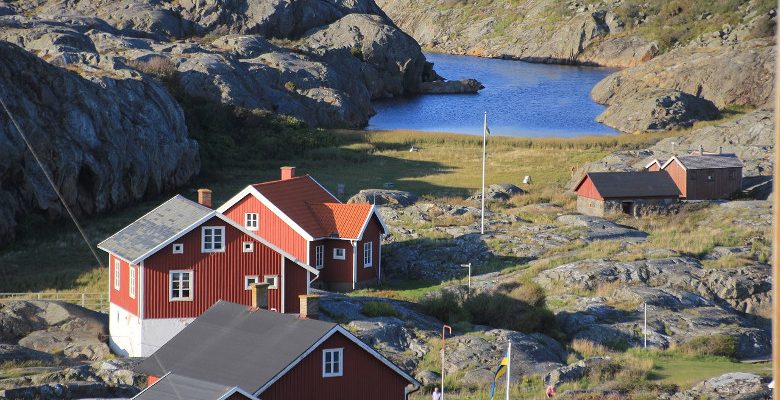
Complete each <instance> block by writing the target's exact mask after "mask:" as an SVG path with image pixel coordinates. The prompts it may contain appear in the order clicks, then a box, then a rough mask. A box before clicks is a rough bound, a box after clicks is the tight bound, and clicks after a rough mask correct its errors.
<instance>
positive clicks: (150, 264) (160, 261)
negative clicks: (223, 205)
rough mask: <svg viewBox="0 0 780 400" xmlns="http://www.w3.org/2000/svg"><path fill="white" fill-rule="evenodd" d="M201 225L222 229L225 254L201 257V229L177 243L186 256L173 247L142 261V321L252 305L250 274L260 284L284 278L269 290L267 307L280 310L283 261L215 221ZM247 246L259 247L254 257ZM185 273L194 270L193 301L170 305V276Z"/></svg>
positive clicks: (266, 248) (188, 316)
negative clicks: (217, 306) (222, 303)
mask: <svg viewBox="0 0 780 400" xmlns="http://www.w3.org/2000/svg"><path fill="white" fill-rule="evenodd" d="M202 226H224V227H225V237H226V242H225V249H226V250H225V251H224V252H221V253H202V252H201V227H198V228H196V229H193V230H192V231H191V232H189V233H187V234H186V235H184V236H183V237H181V238H180V239H179V240H176V241H175V243H183V244H184V254H173V250H172V244H171V245H168V246H166V247H164V248H163V249H161V250H160V251H158V252H157V253H156V254H154V255H152V256H151V257H149V258H147V259H146V261H144V279H145V280H146V286H145V287H146V290H144V301H145V312H144V317H145V318H192V317H197V316H198V315H200V314H201V313H203V312H204V311H206V309H208V308H209V307H211V305H212V304H214V303H215V302H216V301H217V300H220V299H221V300H227V301H231V302H234V303H241V304H247V305H249V304H251V290H246V289H245V287H244V276H246V275H259V277H260V279H261V280H262V279H263V275H278V276H280V278H279V279H280V281H279V282H280V287H279V289H270V290H269V291H268V303H269V304H268V308H269V309H271V308H275V309H277V310H280V311H281V263H282V256H281V255H280V254H279V253H277V252H275V251H273V250H271V249H270V248H269V247H267V246H265V245H263V244H261V243H259V242H257V241H255V240H254V239H252V238H251V237H250V236H249V235H246V234H244V233H243V232H241V231H239V230H238V229H236V228H234V227H233V226H231V225H230V224H228V223H227V222H225V221H223V220H221V219H219V218H217V217H214V218H212V219H211V220H209V221H207V222H206V223H204V224H203V225H202ZM243 242H253V243H255V249H254V252H252V253H244V252H243V249H242V243H243ZM297 268H300V267H297ZM187 269H192V270H193V271H194V281H195V282H194V291H193V300H192V301H169V288H168V285H169V282H168V273H169V271H171V270H187Z"/></svg>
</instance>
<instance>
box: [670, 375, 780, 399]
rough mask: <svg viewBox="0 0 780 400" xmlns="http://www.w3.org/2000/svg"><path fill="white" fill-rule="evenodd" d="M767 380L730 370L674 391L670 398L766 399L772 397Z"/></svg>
mask: <svg viewBox="0 0 780 400" xmlns="http://www.w3.org/2000/svg"><path fill="white" fill-rule="evenodd" d="M768 381H769V380H768V379H766V378H762V377H760V376H758V375H755V374H750V373H745V372H731V373H727V374H723V375H721V376H716V377H714V378H710V379H707V380H705V381H703V382H700V383H698V384H696V385H695V386H694V387H692V388H691V389H690V390H686V391H684V392H680V393H676V394H675V395H674V396H672V397H671V399H674V400H694V399H711V400H727V399H728V400H763V399H767V400H768V399H771V398H772V391H771V389H769V388H768V387H767V384H768V383H769V382H768Z"/></svg>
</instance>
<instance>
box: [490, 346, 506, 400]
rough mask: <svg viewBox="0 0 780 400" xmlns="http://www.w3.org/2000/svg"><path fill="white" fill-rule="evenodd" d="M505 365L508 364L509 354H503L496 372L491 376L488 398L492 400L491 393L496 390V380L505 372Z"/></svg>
mask: <svg viewBox="0 0 780 400" xmlns="http://www.w3.org/2000/svg"><path fill="white" fill-rule="evenodd" d="M507 365H509V354H507V355H505V356H504V358H502V359H501V363H500V364H498V368H497V369H496V374H495V376H494V377H493V386H492V387H491V388H490V400H493V393H495V391H496V381H497V380H498V378H500V377H501V375H504V374H505V373H506V366H507Z"/></svg>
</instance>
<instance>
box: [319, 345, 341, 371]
mask: <svg viewBox="0 0 780 400" xmlns="http://www.w3.org/2000/svg"><path fill="white" fill-rule="evenodd" d="M329 354H330V355H331V360H330V362H328V355H329ZM333 354H338V362H335V361H333ZM328 365H330V367H331V368H330V372H327V366H328ZM334 367H338V371H336V370H335V368H334ZM336 376H344V348H338V349H323V350H322V377H323V378H333V377H336Z"/></svg>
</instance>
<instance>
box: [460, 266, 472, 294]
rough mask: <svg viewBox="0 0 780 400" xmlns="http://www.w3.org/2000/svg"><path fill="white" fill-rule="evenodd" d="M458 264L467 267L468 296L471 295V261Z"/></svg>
mask: <svg viewBox="0 0 780 400" xmlns="http://www.w3.org/2000/svg"><path fill="white" fill-rule="evenodd" d="M460 266H461V267H463V268H468V269H469V281H468V282H469V283H468V294H469V296H471V263H468V264H461V265H460Z"/></svg>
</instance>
